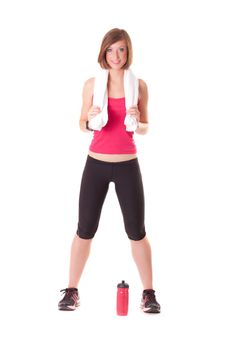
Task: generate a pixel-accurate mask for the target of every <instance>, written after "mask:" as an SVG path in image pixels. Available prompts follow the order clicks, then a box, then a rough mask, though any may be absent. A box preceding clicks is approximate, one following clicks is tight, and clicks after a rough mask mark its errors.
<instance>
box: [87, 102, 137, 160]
mask: <svg viewBox="0 0 233 350" xmlns="http://www.w3.org/2000/svg"><path fill="white" fill-rule="evenodd" d="M125 115H126V108H125V98H124V97H121V98H113V97H109V98H108V122H107V124H106V125H105V127H104V128H102V129H101V130H100V131H94V136H93V139H92V142H91V145H90V147H89V149H90V151H92V152H96V153H103V154H135V153H136V152H137V149H136V145H135V142H134V139H133V134H134V133H133V132H129V131H126V127H125V125H124V120H125Z"/></svg>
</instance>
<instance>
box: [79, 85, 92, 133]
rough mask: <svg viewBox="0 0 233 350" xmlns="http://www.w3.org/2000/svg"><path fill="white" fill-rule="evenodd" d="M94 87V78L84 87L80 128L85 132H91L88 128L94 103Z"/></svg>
mask: <svg viewBox="0 0 233 350" xmlns="http://www.w3.org/2000/svg"><path fill="white" fill-rule="evenodd" d="M93 87H94V78H90V79H88V80H87V81H86V82H85V83H84V86H83V94H82V99H83V103H82V109H81V116H80V120H79V126H80V129H81V130H82V131H84V132H89V130H88V129H87V128H86V125H87V121H88V112H89V110H90V108H91V106H92V102H93Z"/></svg>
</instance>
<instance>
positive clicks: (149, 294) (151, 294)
mask: <svg viewBox="0 0 233 350" xmlns="http://www.w3.org/2000/svg"><path fill="white" fill-rule="evenodd" d="M145 297H146V301H147V302H150V303H156V299H155V292H154V291H150V292H147V293H146V295H145Z"/></svg>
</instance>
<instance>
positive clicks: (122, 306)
mask: <svg viewBox="0 0 233 350" xmlns="http://www.w3.org/2000/svg"><path fill="white" fill-rule="evenodd" d="M128 305H129V285H128V284H127V283H125V281H122V282H121V283H119V284H118V285H117V315H119V316H127V314H128Z"/></svg>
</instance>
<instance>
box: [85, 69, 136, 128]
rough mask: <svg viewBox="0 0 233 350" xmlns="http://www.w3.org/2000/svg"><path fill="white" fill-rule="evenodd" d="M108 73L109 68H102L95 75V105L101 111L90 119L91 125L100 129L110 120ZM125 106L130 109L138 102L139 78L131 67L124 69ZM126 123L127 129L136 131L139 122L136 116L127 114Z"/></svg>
mask: <svg viewBox="0 0 233 350" xmlns="http://www.w3.org/2000/svg"><path fill="white" fill-rule="evenodd" d="M108 74H109V71H108V70H107V69H100V70H99V71H98V72H97V74H96V77H95V82H94V96H93V105H94V106H98V107H99V108H100V109H101V112H100V113H99V114H97V115H96V116H95V117H94V118H92V119H91V120H90V121H89V127H90V128H91V129H93V130H98V131H100V130H101V129H102V128H103V127H104V126H105V125H106V124H107V122H108V89H107V83H108ZM124 91H125V107H126V110H128V109H129V108H130V107H132V106H137V104H138V79H137V78H136V77H135V75H134V74H133V72H132V70H131V69H127V70H126V69H125V70H124ZM124 124H125V126H126V130H127V131H135V130H136V129H137V126H138V122H137V120H136V118H135V117H133V116H131V115H129V114H127V115H126V117H125V121H124Z"/></svg>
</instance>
